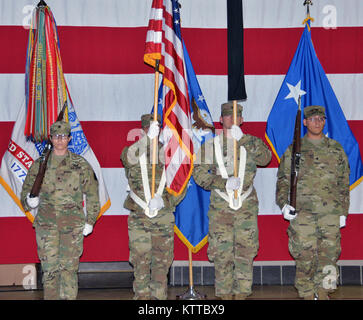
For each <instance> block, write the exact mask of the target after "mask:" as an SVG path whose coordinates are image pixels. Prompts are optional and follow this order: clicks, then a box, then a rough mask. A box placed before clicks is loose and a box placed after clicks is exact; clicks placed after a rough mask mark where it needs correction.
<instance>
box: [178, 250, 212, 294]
mask: <svg viewBox="0 0 363 320" xmlns="http://www.w3.org/2000/svg"><path fill="white" fill-rule="evenodd" d="M192 255H193V254H192V249H190V248H189V247H188V256H189V288H188V290H187V291H186V292H185V293H184V294H182V295H177V296H176V297H177V299H179V300H202V299H205V298H206V295H203V294H200V293H198V292H197V291H196V290H195V289H194V281H193V258H192Z"/></svg>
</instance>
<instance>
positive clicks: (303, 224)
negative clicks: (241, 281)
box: [276, 108, 349, 297]
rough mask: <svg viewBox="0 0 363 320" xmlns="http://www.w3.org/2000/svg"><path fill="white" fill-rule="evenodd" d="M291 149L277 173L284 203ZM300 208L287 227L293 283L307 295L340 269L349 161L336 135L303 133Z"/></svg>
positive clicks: (278, 196)
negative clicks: (319, 136) (318, 137)
mask: <svg viewBox="0 0 363 320" xmlns="http://www.w3.org/2000/svg"><path fill="white" fill-rule="evenodd" d="M305 109H306V108H305ZM291 150H292V146H289V148H288V149H287V150H286V152H285V154H284V155H283V157H282V158H281V162H280V166H279V169H278V174H277V176H278V180H277V189H276V201H277V204H278V205H279V206H280V208H282V207H283V206H284V205H285V204H286V203H288V195H289V192H290V168H291ZM296 210H297V217H296V218H295V219H294V220H291V221H290V225H289V228H288V235H289V251H290V253H291V255H292V256H293V257H294V259H295V261H296V278H295V286H296V288H297V290H298V292H299V295H300V296H301V297H308V296H311V295H313V294H314V293H318V291H319V290H324V289H328V287H331V284H327V282H325V284H326V285H324V278H325V277H326V276H328V275H329V273H330V275H334V272H335V274H336V280H337V279H338V275H339V273H338V268H337V266H336V262H337V259H338V257H339V255H340V251H341V247H340V230H339V217H340V216H341V215H345V216H346V215H347V214H348V210H349V163H348V159H347V156H346V154H345V152H344V150H343V148H342V146H341V145H340V144H339V143H338V142H337V141H335V140H333V139H329V138H327V137H325V136H323V138H322V139H321V140H318V141H317V143H314V141H313V140H310V139H308V138H307V136H304V137H303V138H302V139H301V160H300V171H299V175H298V183H297V199H296ZM324 267H326V268H325V269H324ZM327 279H328V278H326V279H325V281H326V280H327ZM324 287H325V288H324Z"/></svg>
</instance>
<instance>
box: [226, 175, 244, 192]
mask: <svg viewBox="0 0 363 320" xmlns="http://www.w3.org/2000/svg"><path fill="white" fill-rule="evenodd" d="M240 186H241V179H240V178H238V177H229V178H228V180H227V182H226V189H227V190H238V188H239V187H240Z"/></svg>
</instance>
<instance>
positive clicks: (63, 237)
mask: <svg viewBox="0 0 363 320" xmlns="http://www.w3.org/2000/svg"><path fill="white" fill-rule="evenodd" d="M58 123H59V122H56V123H55V124H54V125H53V126H52V128H51V134H60V133H65V132H64V125H63V124H64V123H63V124H62V125H61V128H58V129H54V126H55V125H56V124H58ZM66 127H68V126H66ZM52 129H53V130H52ZM67 130H68V129H67V128H66V132H67ZM69 130H70V128H69ZM39 162H40V160H39V159H37V160H35V161H34V163H33V165H32V166H31V167H30V169H29V171H28V174H27V176H26V178H25V181H24V184H23V188H22V192H21V202H22V205H23V207H24V209H25V210H30V209H31V208H29V206H28V205H27V203H26V200H25V199H26V195H27V194H28V193H30V190H31V188H32V186H33V183H34V180H35V177H36V175H37V173H38V168H39ZM83 195H86V208H87V216H85V213H84V211H83V206H82V201H83ZM39 199H40V204H39V207H38V213H37V215H36V217H35V219H34V223H33V226H34V227H35V231H36V240H37V246H38V256H39V259H40V261H41V265H42V270H43V288H44V299H76V297H77V292H78V278H77V271H78V266H79V258H80V256H81V255H82V251H83V234H82V230H83V228H84V225H85V223H86V222H87V223H88V224H90V225H93V224H94V223H95V222H96V219H97V216H98V214H99V211H100V204H99V198H98V182H97V180H96V178H95V174H94V172H93V170H92V167H91V166H90V165H89V164H88V162H87V161H86V160H85V159H84V158H82V157H81V156H79V155H77V154H74V153H72V152H70V151H68V152H67V154H66V155H65V156H64V157H63V159H62V160H61V161H60V162H59V161H57V156H55V155H54V154H53V152H52V154H51V155H50V157H49V160H48V165H47V170H46V173H45V176H44V179H43V184H42V187H41V190H40V194H39Z"/></svg>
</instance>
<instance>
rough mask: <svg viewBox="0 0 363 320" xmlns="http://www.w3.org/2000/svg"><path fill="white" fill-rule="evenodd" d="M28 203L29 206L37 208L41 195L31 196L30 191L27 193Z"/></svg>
mask: <svg viewBox="0 0 363 320" xmlns="http://www.w3.org/2000/svg"><path fill="white" fill-rule="evenodd" d="M26 203H27V204H28V206H29V207H30V208H32V209H35V208H36V207H37V206H39V197H34V198H31V197H30V193H28V194H27V195H26Z"/></svg>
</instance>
